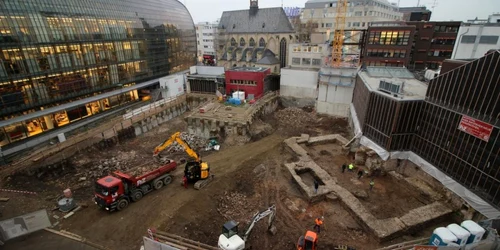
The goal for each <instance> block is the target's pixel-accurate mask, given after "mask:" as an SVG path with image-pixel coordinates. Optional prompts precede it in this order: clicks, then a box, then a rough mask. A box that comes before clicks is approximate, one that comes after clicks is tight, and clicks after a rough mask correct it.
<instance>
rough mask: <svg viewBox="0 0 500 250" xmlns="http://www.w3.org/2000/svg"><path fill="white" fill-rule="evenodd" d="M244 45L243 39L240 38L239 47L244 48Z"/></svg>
mask: <svg viewBox="0 0 500 250" xmlns="http://www.w3.org/2000/svg"><path fill="white" fill-rule="evenodd" d="M245 45H246V43H245V39H244V38H243V37H242V38H240V47H245Z"/></svg>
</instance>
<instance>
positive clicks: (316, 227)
mask: <svg viewBox="0 0 500 250" xmlns="http://www.w3.org/2000/svg"><path fill="white" fill-rule="evenodd" d="M323 219H324V217H323V216H321V218H319V217H318V218H316V219H315V220H314V230H316V233H318V234H319V233H320V232H321V225H323Z"/></svg>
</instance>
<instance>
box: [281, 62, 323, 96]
mask: <svg viewBox="0 0 500 250" xmlns="http://www.w3.org/2000/svg"><path fill="white" fill-rule="evenodd" d="M317 87H318V72H317V71H312V70H301V69H285V68H283V69H281V79H280V95H281V96H289V97H296V98H312V99H316V98H317V96H318V90H317Z"/></svg>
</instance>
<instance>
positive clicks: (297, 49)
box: [293, 46, 301, 52]
mask: <svg viewBox="0 0 500 250" xmlns="http://www.w3.org/2000/svg"><path fill="white" fill-rule="evenodd" d="M300 50H301V48H300V46H293V52H300Z"/></svg>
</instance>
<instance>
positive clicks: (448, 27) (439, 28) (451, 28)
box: [424, 25, 458, 33]
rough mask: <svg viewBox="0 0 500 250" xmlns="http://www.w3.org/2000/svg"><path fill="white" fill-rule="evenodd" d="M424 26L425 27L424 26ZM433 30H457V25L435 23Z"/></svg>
mask: <svg viewBox="0 0 500 250" xmlns="http://www.w3.org/2000/svg"><path fill="white" fill-rule="evenodd" d="M424 28H425V27H424ZM434 31H435V32H452V33H456V32H458V26H444V25H436V26H435V27H434Z"/></svg>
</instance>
